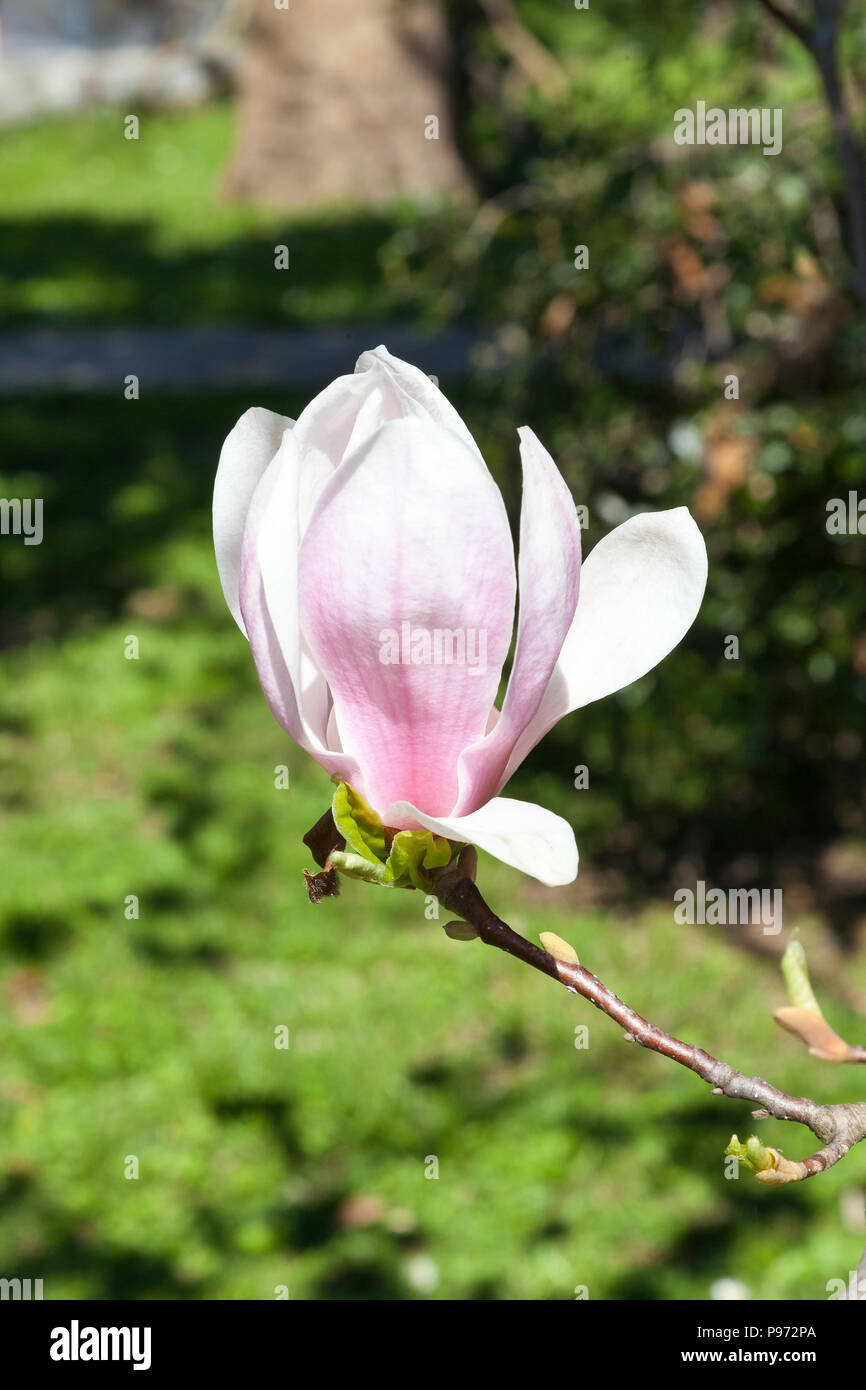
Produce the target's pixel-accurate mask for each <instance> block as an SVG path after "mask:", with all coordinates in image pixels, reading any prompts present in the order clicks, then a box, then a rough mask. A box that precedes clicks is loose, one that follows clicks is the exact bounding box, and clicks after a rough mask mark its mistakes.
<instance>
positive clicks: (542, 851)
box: [384, 796, 577, 888]
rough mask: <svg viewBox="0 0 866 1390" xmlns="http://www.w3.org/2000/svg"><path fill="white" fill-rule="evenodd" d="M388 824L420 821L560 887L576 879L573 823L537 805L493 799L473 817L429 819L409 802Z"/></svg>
mask: <svg viewBox="0 0 866 1390" xmlns="http://www.w3.org/2000/svg"><path fill="white" fill-rule="evenodd" d="M384 820H385V824H386V825H394V824H396V825H398V826H399V825H401V824H407V823H411V822H412V821H417V822H419V823H420V824H421V825H423V826H426V828H427V829H428V830H432V831H433V833H434V835H443V836H444V837H445V838H446V839H448V840H464V841H465V842H466V843H467V844H471V845H477V846H478V848H479V849H483V850H486V851H487V853H488V854H492V855H493V857H494V858H495V859H501V860H502V862H503V864H510V865H511V867H512V868H514V869H519V870H520V872H521V873H524V874H529V875H530V876H531V877H532V878H537V879H538V880H539V882H541V883H546V884H547V885H548V887H550V888H560V887H562V885H563V884H565V883H572V882H573V881H574V879H575V878H576V877H577V845H576V844H575V840H574V831H573V830H572V828H571V826H570V825H569V824H568V821H565V820H563V819H562V817H561V816H555V815H554V814H553V812H552V811H546V810H545V809H544V807H543V806H536V805H535V803H534V802H532V801H512V800H511V799H510V798H508V797H505V796H497V797H494V799H493V800H492V801H488V803H487V805H486V806H481V807H479V809H478V810H477V811H473V812H472V813H471V814H470V815H468V816H446V817H439V818H438V819H434V818H433V817H432V816H425V815H423V814H422V812H421V811H419V810H418V809H417V808H416V807H415V806H413V805H412V804H411V802H408V801H399V802H397V803H396V804H395V805H394V806H390V807H389V808H388V811H387V812H386V815H385V817H384Z"/></svg>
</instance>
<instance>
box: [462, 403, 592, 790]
mask: <svg viewBox="0 0 866 1390" xmlns="http://www.w3.org/2000/svg"><path fill="white" fill-rule="evenodd" d="M518 433H519V435H520V457H521V461H522V463H523V505H522V508H521V512H520V555H519V562H518V577H519V591H520V616H519V619H518V625H517V644H516V647H515V652H514V663H513V665H512V668H511V676H510V679H509V682H508V689H507V691H506V693H505V699H504V700H503V703H502V712H501V714H500V717H499V719H498V720H497V721H496V726H495V728H494V729H493V732H492V733H488V734H487V736H486V737H485V738H482V739H481V740H480V741H479V742H478V743H476V744H474V745H473V746H472V747H470V748H467V749H465V750H464V752H463V753H462V755H461V758H460V796H459V801H458V804H457V807H456V808H455V809H456V813H457V814H458V815H463V814H465V813H467V812H469V811H472V810H474V809H475V807H476V806H483V805H484V803H485V802H487V801H489V800H490V798H491V797H492V796H495V795H496V793H497V792H498V791H499V789H500V787H502V786H503V785H504V782H505V769H506V767H507V764H508V759H509V757H510V755H511V753H512V751H513V749H514V746H515V744H516V742H517V740H518V739H519V737H520V735H521V734H522V733H523V731H524V729H525V728H526V727H527V725H528V724H529V723H530V722H531V720H532V719H533V718H534V716H535V714H536V713H537V711H538V708H539V705H540V704H541V701H542V698H543V696H544V692H545V690H546V689H547V686H548V683H549V681H550V677H551V675H552V673H553V669H554V667H555V665H556V662H557V658H558V657H559V654H560V651H561V650H562V644H563V642H564V641H565V638H566V635H567V633H568V630H569V628H570V626H571V623H572V620H573V618H574V613H575V607H576V605H577V593H578V582H579V578H580V525H579V523H578V519H577V512H576V510H575V506H574V502H573V500H572V497H571V493H570V492H569V490H568V488H567V487H566V485H565V481H564V479H563V477H562V474H561V473H560V472H559V469H558V468H557V466H556V464H555V463H554V461H553V459H552V458H551V457H550V454H549V453H548V452H547V450H546V449H545V448H544V446H543V445H542V444H541V443H540V442H539V440H538V439H537V438H536V436H535V434H534V433H533V432H532V430H531V429H527V428H525V427H524V428H523V429H521V430H519V431H518Z"/></svg>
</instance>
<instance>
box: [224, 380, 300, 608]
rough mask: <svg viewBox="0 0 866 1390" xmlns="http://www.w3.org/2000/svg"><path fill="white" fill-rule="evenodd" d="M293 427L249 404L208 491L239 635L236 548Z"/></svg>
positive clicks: (238, 559) (283, 418) (281, 417)
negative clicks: (252, 505) (270, 467)
mask: <svg viewBox="0 0 866 1390" xmlns="http://www.w3.org/2000/svg"><path fill="white" fill-rule="evenodd" d="M293 424H294V421H293V420H290V419H289V418H288V416H286V415H276V414H274V412H273V411H272V410H263V409H262V408H261V407H260V406H253V408H252V409H251V410H248V411H246V412H245V414H243V415H242V416H241V418H240V419H239V420H238V422H237V424H236V425H235V427H234V429H233V430H232V432H231V434H230V435H229V436H228V438H227V439H226V441H225V443H224V444H223V447H222V451H221V453H220V461H219V467H218V468H217V474H216V478H215V480H214V489H213V539H214V550H215V552H216V562H217V568H218V570H219V576H220V582H221V584H222V586H223V593H224V594H225V597H226V603H227V604H228V606H229V609H230V610H231V613H232V616H233V618H234V620H235V622H236V623H237V625H238V627H239V628H240V630H241V632H243V633H245V632H246V629H245V628H244V621H243V618H242V617H241V609H240V603H239V600H238V584H239V581H240V569H241V546H242V544H243V538H244V526H245V525H246V520H247V513H248V512H249V509H250V503H251V502H252V500H253V493H254V492H255V490H256V488H257V487H258V485H259V482H260V481H261V479H262V477H263V475H264V472H265V469H266V468H267V466H268V464H269V463H270V461H271V459H272V458H273V457H274V455H275V454H276V452H277V450H278V449H279V447H280V440H281V439H282V437H283V433H284V431H285V430H287V429H291V427H292V425H293Z"/></svg>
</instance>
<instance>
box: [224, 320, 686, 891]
mask: <svg viewBox="0 0 866 1390" xmlns="http://www.w3.org/2000/svg"><path fill="white" fill-rule="evenodd" d="M518 434H519V438H520V455H521V460H522V464H523V505H522V511H521V517H520V546H519V559H518V564H517V567H516V568H515V560H514V547H513V543H512V538H511V532H510V529H509V525H508V519H507V517H506V513H505V507H504V505H503V501H502V496H501V494H500V492H499V489H498V487H497V486H496V484H495V482H494V481H493V478H492V477H491V475H490V473H489V472H488V470H487V467H486V465H485V463H484V460H483V458H482V457H481V454H480V452H479V450H478V446H477V445H476V443H475V441H474V439H473V438H472V435H471V434H470V433H469V430H468V429H467V428H466V425H465V424H464V423H463V421H462V420H461V418H460V416H459V415H458V414H457V412H456V411H455V410H454V408H453V407H452V406H451V405H450V404H449V402H448V401H447V400H446V398H445V396H444V395H443V394H442V393H441V391H439V390H438V388H437V387H436V386H435V385H434V384H433V382H432V381H431V380H430V378H429V377H427V376H426V375H425V374H424V373H423V372H421V371H419V370H418V369H417V368H415V367H412V366H410V365H409V364H408V363H406V362H402V361H400V360H399V359H398V358H396V357H392V356H391V355H390V353H389V352H388V351H387V350H386V349H385V348H384V347H379V348H376V349H375V351H372V352H365V353H364V354H363V355H362V356H361V357H360V358H359V359H358V363H357V366H356V368H355V373H354V375H353V376H344V377H339V378H338V379H337V380H336V381H334V382H332V383H331V385H330V386H328V387H326V389H325V390H324V391H322V393H321V394H320V395H318V396H317V397H316V398H315V400H313V401H312V402H311V403H310V404H309V405H308V406H307V407H306V409H305V410H304V411H303V412H302V413H301V415H300V416H299V418H298V420H297V421H292V420H289V419H287V418H286V417H285V416H281V415H276V414H273V413H272V412H271V411H268V410H262V409H252V410H248V411H247V412H246V414H245V415H243V416H241V419H240V420H239V421H238V423H237V424H236V425H235V427H234V429H233V430H232V432H231V434H230V435H229V436H228V438H227V440H226V442H225V444H224V445H223V449H222V454H221V456H220V462H219V469H218V471H217V477H216V484H215V487H214V507H213V512H214V543H215V548H216V557H217V563H218V566H219V572H220V578H221V581H222V586H223V591H224V593H225V596H226V600H227V602H228V605H229V608H230V609H231V611H232V613H233V615H234V617H235V619H236V621H237V623H238V625H239V626H240V628H241V630H242V631H243V632H244V633H245V634H246V636H247V637H248V639H249V643H250V647H251V649H252V654H253V659H254V661H255V664H256V669H257V671H258V675H259V680H260V681H261V685H262V689H263V690H264V693H265V696H266V698H267V701H268V704H269V705H270V707H271V710H272V711H273V714H274V715H275V717H276V719H277V720H278V721H279V723H280V724H281V725H282V727H283V728H284V729H285V730H286V732H287V733H288V734H289V735H290V736H291V737H292V738H293V739H294V740H295V741H296V742H297V743H298V744H300V745H301V747H302V748H304V749H305V750H306V751H307V752H308V753H309V754H310V755H311V756H312V757H313V758H315V759H316V761H317V762H318V763H320V764H321V766H322V767H323V768H325V770H326V771H327V772H328V773H330V774H331V775H332V777H335V778H336V779H338V780H341V781H343V782H347V783H349V784H350V785H351V786H352V787H354V788H355V789H356V791H358V792H360V793H361V795H362V796H363V797H364V798H365V799H366V800H367V802H368V803H369V804H370V806H371V807H372V808H373V809H374V810H375V811H376V812H377V813H378V814H379V816H380V817H381V819H382V821H383V822H384V824H385V825H387V826H391V827H393V828H395V829H398V830H400V829H413V830H417V829H420V828H422V827H425V828H426V829H428V830H430V831H432V832H433V833H434V834H435V835H438V836H444V837H445V838H447V839H449V840H454V841H465V842H467V843H471V844H475V845H477V846H479V847H480V848H481V849H484V850H487V851H488V852H489V853H490V854H493V855H495V856H496V857H497V858H499V859H502V860H504V861H505V863H507V864H511V865H513V866H514V867H515V868H518V869H520V870H522V871H523V872H525V873H528V874H531V875H533V876H534V877H535V878H537V879H540V880H541V882H542V883H547V884H551V885H554V884H564V883H570V882H571V881H572V879H573V878H574V877H575V875H576V874H577V846H576V844H575V840H574V834H573V831H572V829H571V826H570V825H568V823H567V822H566V821H564V820H563V819H561V818H560V817H559V816H555V815H553V814H552V813H551V812H550V811H547V810H545V809H543V808H542V807H540V806H536V805H534V804H532V803H531V802H526V801H515V800H512V799H509V798H506V797H502V796H500V795H499V792H500V791H501V789H502V788H503V787H504V786H505V784H506V782H507V781H508V780H509V778H510V777H511V775H512V773H513V772H514V771H515V769H516V768H517V767H519V765H520V763H521V762H522V761H523V759H524V758H525V757H526V755H527V754H528V753H529V751H530V749H532V748H533V747H534V746H535V744H536V743H538V741H539V739H541V738H543V736H544V735H545V734H546V733H547V731H548V730H549V729H550V728H551V727H552V726H553V725H554V724H555V723H556V722H557V721H558V720H559V719H561V718H562V717H563V716H564V715H566V714H568V713H569V712H570V711H571V710H575V709H579V708H580V707H581V706H583V705H587V704H589V703H590V702H591V701H593V700H598V699H601V697H602V696H603V695H609V694H611V693H612V692H613V691H615V690H619V689H621V688H622V687H623V686H625V685H628V684H630V682H631V681H634V680H637V679H638V677H640V676H642V675H644V673H645V672H647V671H649V670H650V669H651V668H652V667H653V666H655V665H656V663H657V662H659V661H660V660H661V659H662V657H664V656H665V655H666V654H667V653H668V652H669V651H670V650H671V648H672V647H674V646H675V645H676V644H677V643H678V642H679V641H680V639H681V638H682V636H683V635H684V633H685V632H686V631H687V630H688V628H689V627H690V626H691V624H692V622H693V620H694V618H695V615H696V614H697V611H698V608H699V606H700V602H701V598H702V596H703V592H704V586H705V583H706V574H707V558H706V551H705V548H704V543H703V540H702V538H701V535H700V532H699V531H698V529H697V527H696V526H695V523H694V522H693V521H692V518H691V517H690V515H689V513H688V511H687V510H686V509H685V508H684V507H678V508H676V509H675V510H673V511H665V512H655V513H645V514H643V515H640V516H635V517H632V518H631V519H630V520H629V521H626V522H624V523H623V524H622V525H621V526H618V527H617V528H616V529H615V530H614V531H612V532H611V533H610V535H608V536H606V537H605V539H604V540H602V541H599V543H598V544H597V545H596V546H595V547H594V549H593V551H592V553H591V554H590V556H589V558H588V559H587V560H586V561H585V563H584V564H583V565H582V566H581V556H580V527H579V525H578V519H577V513H576V509H575V506H574V503H573V501H572V498H571V496H570V494H569V491H568V488H567V487H566V485H565V483H564V481H563V479H562V477H561V475H560V473H559V472H558V470H557V468H556V465H555V464H554V462H553V460H552V459H551V457H550V455H549V454H548V453H547V451H546V449H545V448H544V447H543V446H542V444H540V443H539V441H538V439H536V437H535V435H534V434H533V432H532V430H531V429H528V428H525V427H524V428H523V429H521V430H519V431H518ZM518 585H519V589H520V612H519V618H518V622H517V634H516V643H515V647H514V657H513V662H512V668H511V675H510V678H509V681H508V687H507V690H506V692H505V696H504V699H503V700H502V707H501V709H498V708H497V707H496V704H495V700H496V696H497V691H498V687H499V682H500V677H501V674H502V668H503V663H504V662H505V659H506V656H507V654H508V651H509V648H510V645H511V640H512V633H513V627H514V616H515V603H516V593H517V588H518ZM578 588H579V590H580V597H579V599H578Z"/></svg>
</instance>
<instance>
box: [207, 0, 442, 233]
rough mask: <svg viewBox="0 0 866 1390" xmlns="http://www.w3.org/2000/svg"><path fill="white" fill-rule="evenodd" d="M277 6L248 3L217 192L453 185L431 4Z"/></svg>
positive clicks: (310, 0)
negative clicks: (234, 131)
mask: <svg viewBox="0 0 866 1390" xmlns="http://www.w3.org/2000/svg"><path fill="white" fill-rule="evenodd" d="M277 3H282V0H277ZM288 4H289V8H288V9H282V8H279V9H278V8H277V7H276V4H275V0H249V5H248V14H249V24H248V28H247V34H246V52H245V56H244V61H243V64H242V70H241V85H240V96H239V103H240V111H239V131H238V140H237V147H236V150H235V154H234V157H233V160H232V162H231V165H230V167H229V169H228V171H227V173H226V176H225V182H224V191H225V193H226V195H227V196H228V197H230V198H256V199H262V200H265V201H267V202H272V203H279V204H282V205H283V206H291V205H298V204H302V203H303V204H306V203H316V202H320V201H322V200H324V199H332V198H360V199H362V200H364V201H367V202H371V201H376V200H378V199H383V198H388V197H389V196H391V195H392V194H394V193H398V192H404V191H407V192H416V193H417V192H442V191H457V190H460V189H461V188H463V187H464V186H465V185H466V184H467V175H466V173H465V170H464V168H463V165H462V163H461V160H460V158H459V155H458V152H457V148H456V144H455V141H454V122H453V115H452V92H451V72H452V65H451V54H450V51H449V42H448V32H447V27H446V23H445V19H444V14H443V10H442V7H441V6H440V4H438V3H436V0H288ZM436 137H438V138H436Z"/></svg>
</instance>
